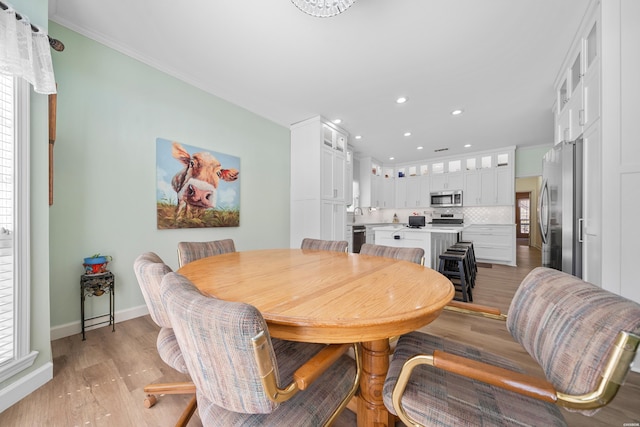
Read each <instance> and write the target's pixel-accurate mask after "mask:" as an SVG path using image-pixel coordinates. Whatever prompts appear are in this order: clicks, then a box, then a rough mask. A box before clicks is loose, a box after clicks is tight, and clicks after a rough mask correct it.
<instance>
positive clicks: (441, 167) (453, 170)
mask: <svg viewBox="0 0 640 427" xmlns="http://www.w3.org/2000/svg"><path fill="white" fill-rule="evenodd" d="M463 186H464V177H463V176H462V160H460V159H453V160H445V161H441V162H435V163H432V164H431V191H444V190H462V187H463Z"/></svg>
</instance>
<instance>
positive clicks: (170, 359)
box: [133, 252, 197, 426]
mask: <svg viewBox="0 0 640 427" xmlns="http://www.w3.org/2000/svg"><path fill="white" fill-rule="evenodd" d="M133 269H134V271H135V274H136V278H137V279H138V284H139V285H140V290H141V291H142V296H143V297H144V300H145V302H146V304H147V308H148V309H149V315H150V316H151V319H152V320H153V321H154V322H155V323H156V324H157V325H158V326H160V332H159V333H158V338H157V340H156V347H157V348H158V353H159V355H160V358H161V359H162V360H163V361H164V362H165V363H166V364H167V365H169V366H171V367H172V368H173V369H175V370H176V371H178V372H181V373H183V374H188V373H189V371H188V370H187V365H186V364H185V361H184V356H183V354H182V352H181V351H180V347H179V345H178V341H177V340H176V336H175V335H174V333H173V329H172V328H171V322H170V320H169V317H168V316H167V313H166V311H165V309H164V305H163V304H162V301H161V300H160V283H161V281H162V278H163V277H164V276H165V275H166V274H167V273H170V272H171V271H172V270H171V268H170V267H169V266H167V265H166V264H165V263H164V262H163V261H162V259H161V258H160V257H159V256H158V255H157V254H155V253H153V252H145V253H143V254H141V255H140V256H138V257H137V258H136V260H135V261H134V263H133ZM144 391H145V393H147V396H146V398H145V401H144V404H145V406H146V407H147V408H150V407H152V406H153V405H155V404H156V402H157V398H156V397H155V394H192V395H193V397H192V399H191V400H190V401H189V404H188V405H187V407H186V408H185V409H184V411H183V412H182V414H181V416H180V418H179V420H178V422H177V423H176V425H178V426H186V425H187V423H188V422H189V419H190V418H191V416H192V415H193V413H194V412H195V410H196V405H197V401H196V396H195V386H194V385H193V383H192V382H177V383H165V384H149V385H147V386H146V387H145V388H144Z"/></svg>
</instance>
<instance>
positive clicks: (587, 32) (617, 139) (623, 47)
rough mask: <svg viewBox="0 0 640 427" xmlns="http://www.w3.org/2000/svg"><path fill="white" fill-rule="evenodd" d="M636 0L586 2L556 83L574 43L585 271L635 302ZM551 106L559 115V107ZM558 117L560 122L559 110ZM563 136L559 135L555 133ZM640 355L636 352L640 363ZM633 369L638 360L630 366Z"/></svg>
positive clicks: (639, 6) (639, 9) (639, 43)
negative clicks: (578, 75)
mask: <svg viewBox="0 0 640 427" xmlns="http://www.w3.org/2000/svg"><path fill="white" fill-rule="evenodd" d="M639 18H640V1H637V0H607V1H595V0H592V1H590V2H589V10H588V11H587V14H586V16H585V20H584V22H583V24H582V25H581V27H580V29H579V30H578V32H577V34H576V37H575V41H574V43H573V45H572V46H571V47H570V52H571V54H570V56H569V57H567V58H566V60H565V62H564V63H563V64H562V65H561V67H560V76H559V78H558V80H557V81H556V84H557V87H561V85H562V80H563V79H565V78H566V76H567V70H568V69H569V68H570V67H571V64H573V63H574V62H575V58H576V57H577V53H578V51H580V52H581V55H582V58H583V64H582V65H583V74H584V75H583V76H582V77H581V79H580V80H581V82H582V87H583V89H582V106H583V109H584V112H583V113H579V114H578V118H580V115H582V123H578V126H579V127H581V128H582V129H580V128H578V129H577V131H580V130H581V131H582V133H583V138H584V141H585V142H584V143H585V148H584V149H585V159H584V161H585V167H584V173H585V177H584V178H585V179H584V194H585V196H586V197H585V200H584V208H585V209H584V210H585V221H584V229H583V231H584V237H585V239H586V240H585V247H584V248H585V249H584V252H583V256H584V258H583V265H584V266H585V267H584V270H583V277H584V278H585V279H586V280H588V281H590V282H593V283H596V284H599V285H601V286H602V287H603V288H604V289H607V290H610V291H612V292H615V293H617V294H620V295H622V296H624V297H627V298H629V299H631V300H634V301H637V302H640V286H638V281H637V264H638V257H637V254H638V247H637V244H638V242H639V241H640V227H638V224H637V223H638V220H637V216H638V212H639V211H640V198H639V197H637V196H636V195H637V194H638V188H640V144H639V143H638V136H637V135H638V131H637V129H636V127H637V122H638V117H640V96H639V95H640V83H639V82H640V78H639V77H638V76H640V25H638V20H639ZM558 107H559V106H556V109H557V112H559V116H560V115H562V114H563V113H562V112H560V110H561V108H558ZM559 116H557V117H556V122H557V123H559V122H560V121H561V120H560V117H559ZM559 137H561V135H560V136H558V135H557V136H556V139H558V138H559ZM639 359H640V357H638V358H637V359H636V362H637V363H640V360H639ZM635 369H637V367H636V368H635Z"/></svg>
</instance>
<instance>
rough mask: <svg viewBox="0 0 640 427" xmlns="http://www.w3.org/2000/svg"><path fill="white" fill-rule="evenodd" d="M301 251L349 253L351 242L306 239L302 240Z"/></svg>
mask: <svg viewBox="0 0 640 427" xmlns="http://www.w3.org/2000/svg"><path fill="white" fill-rule="evenodd" d="M300 249H317V250H320V251H333V252H347V250H348V249H349V242H347V241H346V240H320V239H311V238H309V237H305V238H304V239H302V243H301V244H300Z"/></svg>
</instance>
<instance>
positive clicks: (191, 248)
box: [178, 239, 236, 267]
mask: <svg viewBox="0 0 640 427" xmlns="http://www.w3.org/2000/svg"><path fill="white" fill-rule="evenodd" d="M235 251H236V246H235V243H234V242H233V239H223V240H212V241H210V242H179V243H178V265H179V266H180V267H182V266H183V265H185V264H187V263H190V262H191V261H195V260H197V259H200V258H205V257H208V256H213V255H221V254H226V253H229V252H235Z"/></svg>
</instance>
